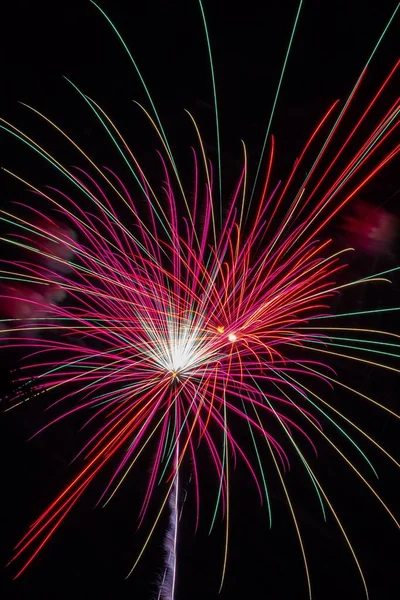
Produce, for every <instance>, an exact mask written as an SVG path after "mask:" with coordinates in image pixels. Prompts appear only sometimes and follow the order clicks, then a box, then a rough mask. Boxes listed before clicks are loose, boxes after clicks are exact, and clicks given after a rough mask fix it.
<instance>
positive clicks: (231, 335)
mask: <svg viewBox="0 0 400 600" xmlns="http://www.w3.org/2000/svg"><path fill="white" fill-rule="evenodd" d="M228 340H229V341H230V342H236V340H237V336H236V335H235V334H234V333H230V334H229V335H228Z"/></svg>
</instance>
